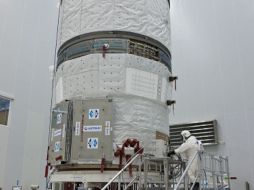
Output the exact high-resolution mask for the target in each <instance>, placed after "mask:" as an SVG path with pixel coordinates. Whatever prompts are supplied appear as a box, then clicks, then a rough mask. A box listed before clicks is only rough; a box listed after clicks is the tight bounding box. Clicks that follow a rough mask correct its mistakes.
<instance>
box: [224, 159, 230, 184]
mask: <svg viewBox="0 0 254 190" xmlns="http://www.w3.org/2000/svg"><path fill="white" fill-rule="evenodd" d="M225 162H226V168H227V178H228V187H229V189H231V186H230V176H229V163H228V157H226V158H225Z"/></svg>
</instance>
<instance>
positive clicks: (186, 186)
mask: <svg viewBox="0 0 254 190" xmlns="http://www.w3.org/2000/svg"><path fill="white" fill-rule="evenodd" d="M183 168H184V170H185V169H186V162H184V167H183ZM184 170H183V171H184ZM188 181H189V179H188V175H185V177H184V189H185V190H188V184H189V183H188Z"/></svg>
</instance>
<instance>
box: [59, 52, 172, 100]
mask: <svg viewBox="0 0 254 190" xmlns="http://www.w3.org/2000/svg"><path fill="white" fill-rule="evenodd" d="M169 76H171V73H170V72H169V70H168V68H167V67H166V66H165V65H163V64H162V63H160V62H157V61H154V60H150V59H147V58H143V57H139V56H136V55H132V54H107V55H106V57H105V58H103V56H102V54H91V55H87V56H83V57H79V58H76V59H72V60H69V61H66V62H64V63H63V64H61V65H60V66H59V68H58V70H57V73H56V84H55V85H56V92H55V98H56V103H59V102H61V101H63V100H66V99H73V98H80V99H85V98H96V97H100V96H102V97H103V96H104V97H105V96H107V95H115V94H116V95H119V94H126V95H136V96H140V97H143V98H147V99H150V100H153V101H157V102H158V103H161V104H165V102H166V101H167V100H169V99H171V96H172V84H171V83H170V82H169V81H168V78H169Z"/></svg>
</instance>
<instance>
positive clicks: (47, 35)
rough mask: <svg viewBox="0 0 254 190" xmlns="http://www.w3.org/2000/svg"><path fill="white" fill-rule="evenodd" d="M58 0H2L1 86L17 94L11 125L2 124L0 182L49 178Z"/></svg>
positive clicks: (1, 184)
mask: <svg viewBox="0 0 254 190" xmlns="http://www.w3.org/2000/svg"><path fill="white" fill-rule="evenodd" d="M57 3H58V1H57V0H54V1H50V0H38V1H34V0H0V91H2V92H5V93H6V94H11V95H13V97H14V100H13V104H12V108H11V114H12V115H11V116H12V117H11V119H10V125H9V126H8V127H5V128H3V127H0V139H1V140H0V143H1V145H0V160H1V161H0V187H1V188H2V189H11V188H12V186H13V185H16V183H17V180H19V183H20V185H22V186H23V189H29V186H30V185H31V183H34V184H39V185H40V187H41V189H44V187H45V180H44V178H43V173H44V166H45V162H46V161H45V156H46V150H47V138H48V137H47V132H48V124H49V107H50V96H51V80H50V73H49V71H48V66H49V65H51V64H53V61H54V46H55V36H56V26H57V12H58V9H57V6H56V5H57Z"/></svg>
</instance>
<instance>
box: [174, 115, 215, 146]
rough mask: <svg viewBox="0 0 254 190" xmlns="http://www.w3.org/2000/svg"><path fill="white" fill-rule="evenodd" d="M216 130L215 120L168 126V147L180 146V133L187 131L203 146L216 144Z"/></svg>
mask: <svg viewBox="0 0 254 190" xmlns="http://www.w3.org/2000/svg"><path fill="white" fill-rule="evenodd" d="M216 128H217V122H216V120H212V121H203V122H193V123H183V124H173V125H170V127H169V134H170V145H171V146H172V147H176V146H179V145H180V144H182V137H181V131H183V130H189V131H190V132H191V134H192V135H194V136H195V137H196V138H197V139H198V140H201V141H202V143H203V145H214V144H217V130H216Z"/></svg>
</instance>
